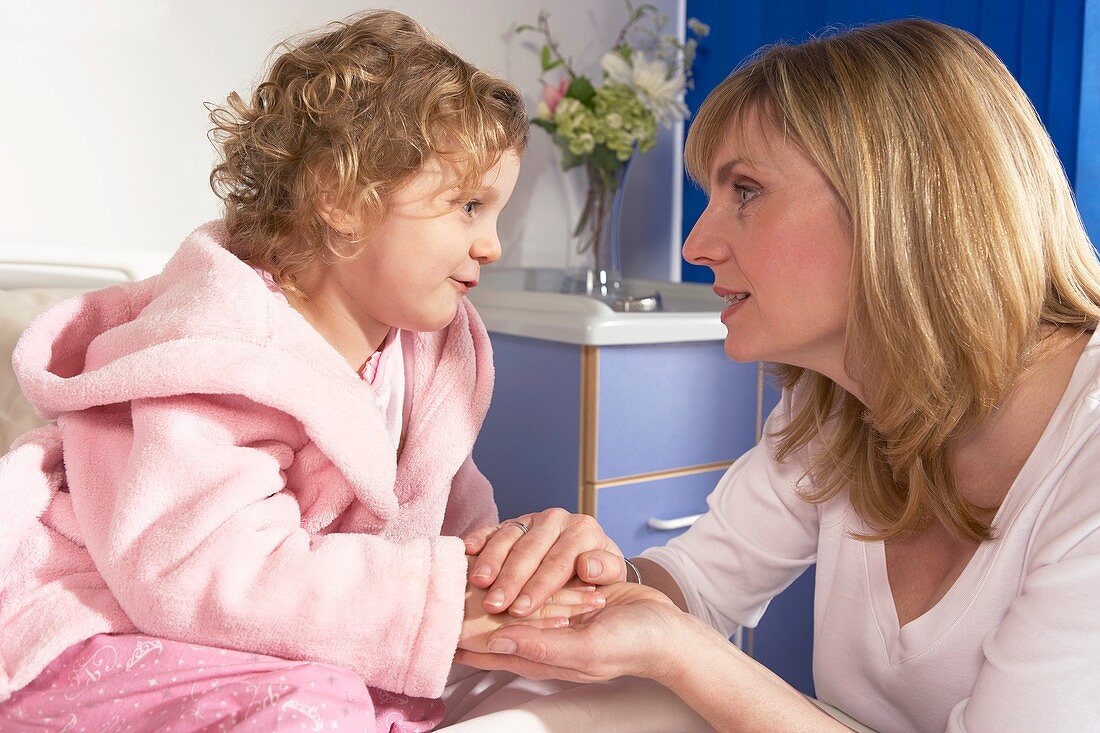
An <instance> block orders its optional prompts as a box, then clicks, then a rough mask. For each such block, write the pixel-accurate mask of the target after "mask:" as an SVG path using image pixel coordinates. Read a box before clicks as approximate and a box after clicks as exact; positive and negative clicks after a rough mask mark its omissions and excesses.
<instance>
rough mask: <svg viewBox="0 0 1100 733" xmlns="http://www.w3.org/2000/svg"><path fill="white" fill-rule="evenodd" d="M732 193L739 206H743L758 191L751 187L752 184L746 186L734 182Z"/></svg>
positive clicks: (758, 193) (755, 195)
mask: <svg viewBox="0 0 1100 733" xmlns="http://www.w3.org/2000/svg"><path fill="white" fill-rule="evenodd" d="M733 194H734V198H736V200H737V203H738V204H740V205H741V206H744V205H745V204H747V203H748V202H750V201H752V200H753V199H754V198H756V197H757V196H759V195H760V191H758V190H757V189H755V188H753V187H752V186H746V185H745V184H743V183H735V184H733Z"/></svg>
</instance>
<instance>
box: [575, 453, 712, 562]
mask: <svg viewBox="0 0 1100 733" xmlns="http://www.w3.org/2000/svg"><path fill="white" fill-rule="evenodd" d="M723 473H725V471H724V470H717V471H704V472H701V473H693V474H688V475H685V476H671V477H669V478H660V479H655V480H652V481H641V482H638V483H630V484H618V485H615V486H605V487H601V488H599V489H597V490H596V519H597V520H599V522H600V525H601V526H602V527H603V529H604V531H605V532H606V533H607V535H608V536H609V537H610V538H611V539H613V540H614V541H615V544H617V545H618V546H619V549H620V550H622V551H623V554H624V555H626V556H627V557H631V556H633V555H637V554H638V553H639V552H641V551H642V550H644V549H645V548H647V547H653V546H654V545H663V544H665V543H666V542H668V541H669V540H670V539H672V538H673V537H676V536H677V535H680V534H682V533H683V532H684V531H686V529H678V530H672V531H660V530H655V529H652V528H651V527H650V526H649V524H648V521H649V519H650V518H654V519H665V520H667V519H675V518H677V517H684V516H689V515H692V514H700V513H702V512H704V511H706V508H707V496H708V495H709V494H710V492H711V491H713V490H714V487H715V486H717V485H718V481H719V479H721V478H722V474H723Z"/></svg>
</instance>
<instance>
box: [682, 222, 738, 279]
mask: <svg viewBox="0 0 1100 733" xmlns="http://www.w3.org/2000/svg"><path fill="white" fill-rule="evenodd" d="M683 255H684V259H685V260H687V261H688V262H690V263H691V264H693V265H702V266H704V267H710V266H711V265H713V264H716V263H718V262H722V261H723V260H725V259H726V258H727V257H728V256H729V247H728V243H727V242H726V241H725V239H724V238H723V236H722V234H721V232H720V230H719V228H718V227H716V226H715V224H714V222H713V216H712V215H711V214H710V213H709V209H708V210H706V211H704V212H703V213H702V215H701V216H700V217H699V219H698V220H697V221H696V222H695V226H693V227H692V228H691V231H690V232H689V233H688V235H687V239H685V240H684V249H683Z"/></svg>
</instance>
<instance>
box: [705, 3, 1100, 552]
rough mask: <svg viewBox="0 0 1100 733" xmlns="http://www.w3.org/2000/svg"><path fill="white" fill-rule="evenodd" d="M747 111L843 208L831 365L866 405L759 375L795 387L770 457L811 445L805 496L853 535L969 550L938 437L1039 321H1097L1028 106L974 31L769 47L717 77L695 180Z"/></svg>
mask: <svg viewBox="0 0 1100 733" xmlns="http://www.w3.org/2000/svg"><path fill="white" fill-rule="evenodd" d="M748 115H759V116H760V120H761V122H766V123H767V124H768V126H770V127H771V129H773V130H775V131H778V132H780V133H781V134H785V135H787V136H788V138H789V139H792V140H793V141H794V142H795V143H796V144H797V145H798V146H799V147H801V148H802V149H803V150H804V151H805V152H806V154H807V155H808V156H809V157H810V158H811V159H812V160H813V162H814V163H815V164H816V165H817V166H818V168H820V170H821V171H822V172H823V174H824V175H825V177H826V178H827V179H828V181H829V183H830V184H831V185H832V187H833V188H834V189H835V191H836V193H837V195H838V196H839V198H840V200H841V202H842V203H843V205H844V206H845V207H846V209H847V214H848V217H849V221H850V223H851V227H852V272H851V284H850V291H849V292H850V295H849V301H850V302H849V310H848V323H847V333H846V343H845V354H846V358H845V362H846V366H847V368H848V371H849V373H850V374H852V375H853V377H854V378H856V379H857V380H859V381H860V385H861V389H862V390H863V393H864V394H863V397H864V399H865V401H866V402H867V405H869V406H871V408H870V409H868V408H865V407H864V405H863V404H861V403H860V402H859V401H858V400H857V399H856V398H855V397H853V396H852V395H851V394H849V393H848V392H847V391H845V390H843V389H842V388H840V387H839V386H838V385H837V384H836V383H834V382H833V381H832V380H830V379H828V378H826V377H824V376H822V375H821V374H818V373H816V372H813V371H810V370H806V369H801V368H797V367H793V366H778V367H777V369H776V371H777V373H778V374H779V376H780V378H781V382H782V384H783V386H784V387H786V388H788V389H790V388H794V387H796V386H797V387H798V389H797V390H796V391H795V395H796V396H798V399H797V401H796V403H795V405H794V412H793V414H792V421H791V422H790V424H789V425H788V426H787V427H785V428H784V429H782V430H781V431H779V433H778V438H779V444H778V445H779V447H778V458H779V459H781V460H782V459H785V458H787V457H788V456H790V455H792V454H793V453H794V452H795V451H797V450H799V449H802V448H804V447H808V446H810V447H812V453H811V460H810V466H809V469H808V476H809V478H811V479H812V486H811V487H810V488H807V489H805V490H804V496H805V498H807V499H808V500H810V501H815V502H820V501H825V500H827V499H828V498H830V497H832V496H835V495H836V494H838V493H839V492H841V491H844V490H847V491H848V492H849V497H850V501H851V504H852V506H853V508H854V510H855V511H856V513H857V514H858V516H859V517H860V518H862V519H863V520H864V521H865V522H866V523H867V524H868V525H869V526H870V527H871V528H872V531H871V532H868V533H861V534H859V535H858V536H860V537H861V538H863V539H876V540H877V539H883V540H885V539H890V538H895V537H901V536H905V535H906V534H907V533H910V532H913V531H916V530H919V529H921V528H923V527H925V526H927V523H928V522H929V521H930V520H931V519H933V518H934V519H936V520H938V521H939V522H941V523H942V524H943V525H944V526H945V527H946V528H947V529H948V530H950V531H951V532H952V533H953V534H955V535H956V536H959V537H962V538H968V539H971V540H975V541H980V540H984V539H988V538H989V537H991V536H992V532H991V527H990V525H989V523H988V522H985V521H983V520H982V519H981V518H980V515H981V513H982V512H983V511H985V510H988V509H991V508H990V507H978V506H975V505H974V504H972V503H971V502H969V501H967V499H966V498H965V497H964V496H963V495H962V494H961V493H960V491H959V490H958V489H957V487H956V484H955V480H954V476H953V472H952V468H951V464H950V462H949V460H948V443H949V441H950V440H951V439H952V438H955V437H957V436H959V435H961V434H963V433H965V432H966V431H967V430H969V429H971V428H974V427H975V426H977V425H979V424H980V423H981V422H982V421H983V420H984V419H986V418H987V417H988V416H989V415H990V414H991V412H992V411H993V410H994V408H995V407H996V406H997V405H998V404H1000V403H1001V402H1002V401H1003V400H1004V398H1005V397H1006V395H1007V394H1008V393H1009V391H1010V390H1011V389H1012V387H1013V385H1014V383H1016V381H1017V379H1018V377H1019V376H1020V375H1021V373H1022V371H1023V370H1026V369H1027V368H1028V366H1029V364H1030V363H1031V360H1032V356H1033V355H1034V353H1035V351H1036V347H1037V346H1038V345H1039V343H1040V342H1041V341H1042V339H1043V335H1044V332H1049V330H1050V327H1052V326H1065V327H1069V328H1072V329H1078V330H1088V329H1091V328H1094V327H1095V325H1096V323H1097V320H1098V319H1100V265H1098V262H1097V257H1096V252H1095V250H1094V249H1093V248H1092V245H1091V244H1090V242H1089V239H1088V236H1087V234H1086V233H1085V230H1084V228H1083V227H1082V225H1081V221H1080V217H1079V215H1078V213H1077V209H1076V208H1075V206H1074V202H1073V195H1072V193H1071V191H1070V188H1069V184H1068V182H1067V181H1066V176H1065V173H1064V171H1063V170H1062V167H1061V164H1060V162H1059V160H1058V156H1057V154H1056V153H1055V150H1054V147H1053V145H1052V144H1051V141H1050V138H1049V137H1048V135H1047V133H1046V131H1045V130H1044V128H1043V126H1042V124H1041V123H1040V121H1039V119H1038V117H1037V115H1036V113H1035V110H1034V109H1033V108H1032V106H1031V104H1030V103H1029V101H1028V99H1027V97H1026V96H1025V95H1024V93H1023V90H1021V89H1020V87H1019V85H1018V84H1017V83H1016V81H1015V80H1014V79H1013V78H1012V76H1011V75H1010V74H1009V72H1008V70H1007V69H1005V67H1004V65H1003V64H1001V62H1000V61H999V60H998V59H997V57H996V56H995V55H994V54H993V52H991V51H990V50H989V49H988V48H986V47H985V46H984V45H982V43H981V42H980V41H978V40H977V39H976V38H974V37H973V36H971V35H969V34H968V33H965V32H963V31H960V30H957V29H955V28H951V27H948V26H944V25H940V24H938V23H933V22H930V21H925V20H904V21H896V22H891V23H885V24H880V25H872V26H867V27H863V28H858V29H855V30H851V31H848V32H845V33H841V34H839V35H834V36H830V37H825V38H818V39H814V40H811V41H808V42H806V43H803V44H800V45H793V46H792V45H778V46H773V47H771V48H767V49H765V50H763V52H762V53H761V54H760V55H759V56H757V57H755V58H754V59H752V60H750V61H749V62H748V63H747V64H746V65H745V66H743V67H741V68H739V69H738V70H736V71H735V72H734V73H733V74H732V75H731V76H730V77H728V78H727V79H726V80H725V81H724V82H723V83H722V84H721V85H719V86H718V88H717V89H715V90H714V91H713V92H712V93H711V94H710V96H708V97H707V99H706V101H705V102H704V103H703V105H702V108H701V109H700V111H699V114H698V115H697V116H696V119H695V121H694V123H693V124H692V126H691V130H690V133H689V135H688V139H687V148H686V153H685V159H686V165H687V169H688V172H689V174H690V175H691V176H692V178H693V179H694V180H695V181H697V182H699V183H700V184H701V185H703V186H704V187H705V186H706V182H707V181H708V179H709V173H710V167H711V164H712V162H713V158H714V155H715V151H716V150H717V148H718V146H719V144H721V143H722V141H723V139H724V137H725V135H726V134H727V131H729V130H734V131H735V134H736V130H737V128H738V126H740V127H742V128H743V127H744V123H745V121H746V117H747V116H748ZM738 123H740V124H739V125H738ZM856 360H858V362H859V363H854V362H856ZM827 424H828V428H827V429H825V428H826V425H827ZM819 438H820V441H818V439H819Z"/></svg>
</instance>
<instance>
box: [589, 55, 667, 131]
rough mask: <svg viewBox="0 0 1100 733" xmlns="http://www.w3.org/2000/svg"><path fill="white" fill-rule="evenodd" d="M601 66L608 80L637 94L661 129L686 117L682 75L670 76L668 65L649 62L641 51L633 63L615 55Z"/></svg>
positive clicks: (653, 60)
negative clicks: (622, 85) (662, 126)
mask: <svg viewBox="0 0 1100 733" xmlns="http://www.w3.org/2000/svg"><path fill="white" fill-rule="evenodd" d="M600 65H601V66H602V67H603V70H604V71H605V72H606V73H607V79H608V81H610V82H613V83H616V84H624V85H626V86H628V87H630V88H631V89H633V90H634V91H636V92H637V93H638V95H639V96H640V97H641V98H642V101H643V102H644V103H645V105H646V106H647V107H649V109H650V111H651V112H653V116H654V117H655V118H657V124H658V125H666V124H669V123H671V122H675V121H676V120H682V119H684V118H685V117H687V113H688V109H687V105H685V104H684V103H683V101H682V99H683V96H684V76H683V74H672V75H671V76H670V75H669V68H668V64H666V63H665V62H664V61H662V60H660V59H650V58H648V57H647V56H646V55H645V54H644V53H642V52H641V51H635V52H633V53H632V54H630V61H627V60H626V59H624V58H623V57H622V56H621V55H619V54H618V53H615V52H611V53H606V54H604V57H603V59H601V61H600Z"/></svg>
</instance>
